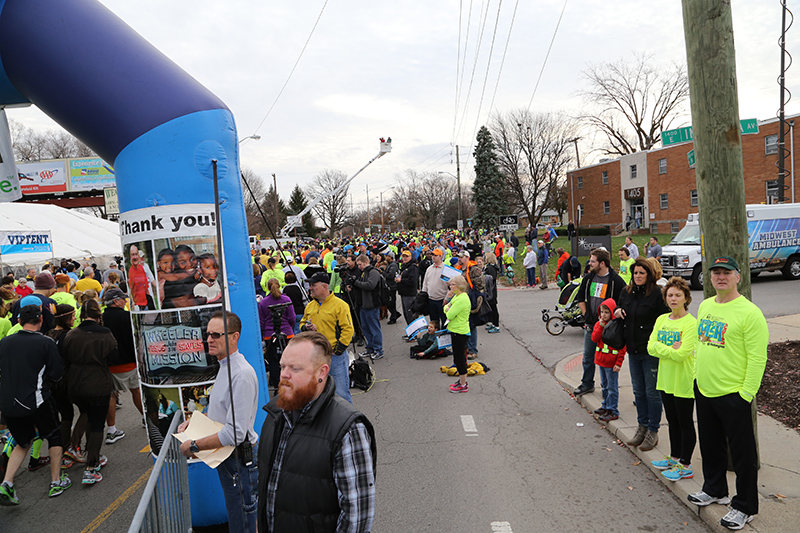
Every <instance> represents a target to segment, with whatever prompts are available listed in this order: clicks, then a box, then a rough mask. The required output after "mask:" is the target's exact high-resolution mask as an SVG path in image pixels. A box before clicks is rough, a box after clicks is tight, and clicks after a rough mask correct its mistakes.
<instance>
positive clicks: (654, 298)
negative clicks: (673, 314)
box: [617, 283, 670, 354]
mask: <svg viewBox="0 0 800 533" xmlns="http://www.w3.org/2000/svg"><path fill="white" fill-rule="evenodd" d="M630 289H631V291H630V292H628V289H627V288H626V289H625V290H623V291H622V292H621V293H620V295H619V298H617V302H619V303H618V307H619V308H620V309H624V310H625V347H626V348H627V349H628V352H630V353H635V354H646V353H647V341H649V340H650V334H651V333H652V332H653V326H655V324H656V319H658V317H659V316H661V315H663V314H664V313H669V312H670V310H669V307H667V304H666V303H664V298H663V297H662V296H661V287H659V286H658V285H653V288H652V289H651V290H650V294H646V293H645V290H644V287H640V286H638V285H636V284H635V283H631V285H630Z"/></svg>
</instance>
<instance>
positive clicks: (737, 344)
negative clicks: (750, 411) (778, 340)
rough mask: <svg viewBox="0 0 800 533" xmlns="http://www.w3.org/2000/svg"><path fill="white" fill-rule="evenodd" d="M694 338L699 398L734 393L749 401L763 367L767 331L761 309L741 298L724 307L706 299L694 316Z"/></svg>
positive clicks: (764, 364) (758, 385)
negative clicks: (695, 330) (695, 322)
mask: <svg viewBox="0 0 800 533" xmlns="http://www.w3.org/2000/svg"><path fill="white" fill-rule="evenodd" d="M697 336H698V342H697V347H696V348H695V350H696V354H697V360H696V361H695V376H696V380H697V388H698V389H699V390H700V392H701V393H703V396H708V397H710V398H716V397H718V396H724V395H726V394H731V393H734V392H738V393H739V396H741V397H742V398H743V399H744V400H745V401H747V402H749V401H751V400H752V399H753V397H755V395H756V393H757V392H758V389H759V387H761V378H762V377H763V376H764V368H765V367H766V365H767V344H768V343H769V328H768V327H767V320H766V319H765V318H764V313H762V312H761V309H759V308H758V307H756V305H755V304H754V303H752V302H751V301H750V300H748V299H747V298H745V297H744V296H740V297H738V298H736V299H735V300H733V301H732V302H727V303H724V304H718V303H717V302H715V301H714V297H713V296H712V297H711V298H706V299H705V300H704V301H703V303H701V304H700V310H699V311H698V313H697Z"/></svg>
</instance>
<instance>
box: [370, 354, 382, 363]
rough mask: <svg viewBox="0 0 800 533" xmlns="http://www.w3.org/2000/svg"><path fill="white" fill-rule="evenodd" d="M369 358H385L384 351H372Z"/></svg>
mask: <svg viewBox="0 0 800 533" xmlns="http://www.w3.org/2000/svg"><path fill="white" fill-rule="evenodd" d="M369 358H370V359H372V360H373V361H374V360H376V359H383V354H382V353H377V352H372V353H371V354H369Z"/></svg>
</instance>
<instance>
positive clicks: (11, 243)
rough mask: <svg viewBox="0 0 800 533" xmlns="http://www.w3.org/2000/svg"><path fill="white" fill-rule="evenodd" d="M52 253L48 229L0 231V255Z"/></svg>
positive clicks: (51, 241) (51, 242)
mask: <svg viewBox="0 0 800 533" xmlns="http://www.w3.org/2000/svg"><path fill="white" fill-rule="evenodd" d="M29 253H49V254H52V253H53V239H52V236H51V235H50V232H49V231H0V255H14V254H29Z"/></svg>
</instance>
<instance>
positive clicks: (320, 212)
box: [305, 169, 350, 234]
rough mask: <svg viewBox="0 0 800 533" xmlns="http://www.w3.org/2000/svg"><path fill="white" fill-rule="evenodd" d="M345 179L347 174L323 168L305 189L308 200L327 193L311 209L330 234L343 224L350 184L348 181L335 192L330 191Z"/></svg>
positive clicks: (311, 200) (345, 216)
mask: <svg viewBox="0 0 800 533" xmlns="http://www.w3.org/2000/svg"><path fill="white" fill-rule="evenodd" d="M346 181H347V174H345V173H344V172H342V171H341V170H334V169H325V170H323V171H322V172H320V173H319V174H317V175H316V176H315V177H314V181H312V182H311V185H309V186H308V188H307V189H306V191H305V192H306V196H307V197H308V198H309V201H310V202H313V201H314V200H315V199H316V198H318V197H320V196H322V195H327V196H325V198H323V199H322V200H321V201H320V202H319V203H318V204H317V205H316V206H315V207H314V208H313V209H312V210H313V211H314V214H315V215H316V216H317V218H319V219H320V221H322V223H323V224H325V227H326V228H328V231H330V232H331V234H333V233H334V232H336V231H339V230H340V229H342V227H343V226H344V222H345V220H346V218H347V195H348V194H349V191H350V184H349V183H348V184H347V186H345V187H343V188H342V190H340V191H339V192H337V193H335V194H330V193H333V191H335V190H336V189H338V188H339V187H340V186H341V185H342V184H343V183H344V182H346Z"/></svg>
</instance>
